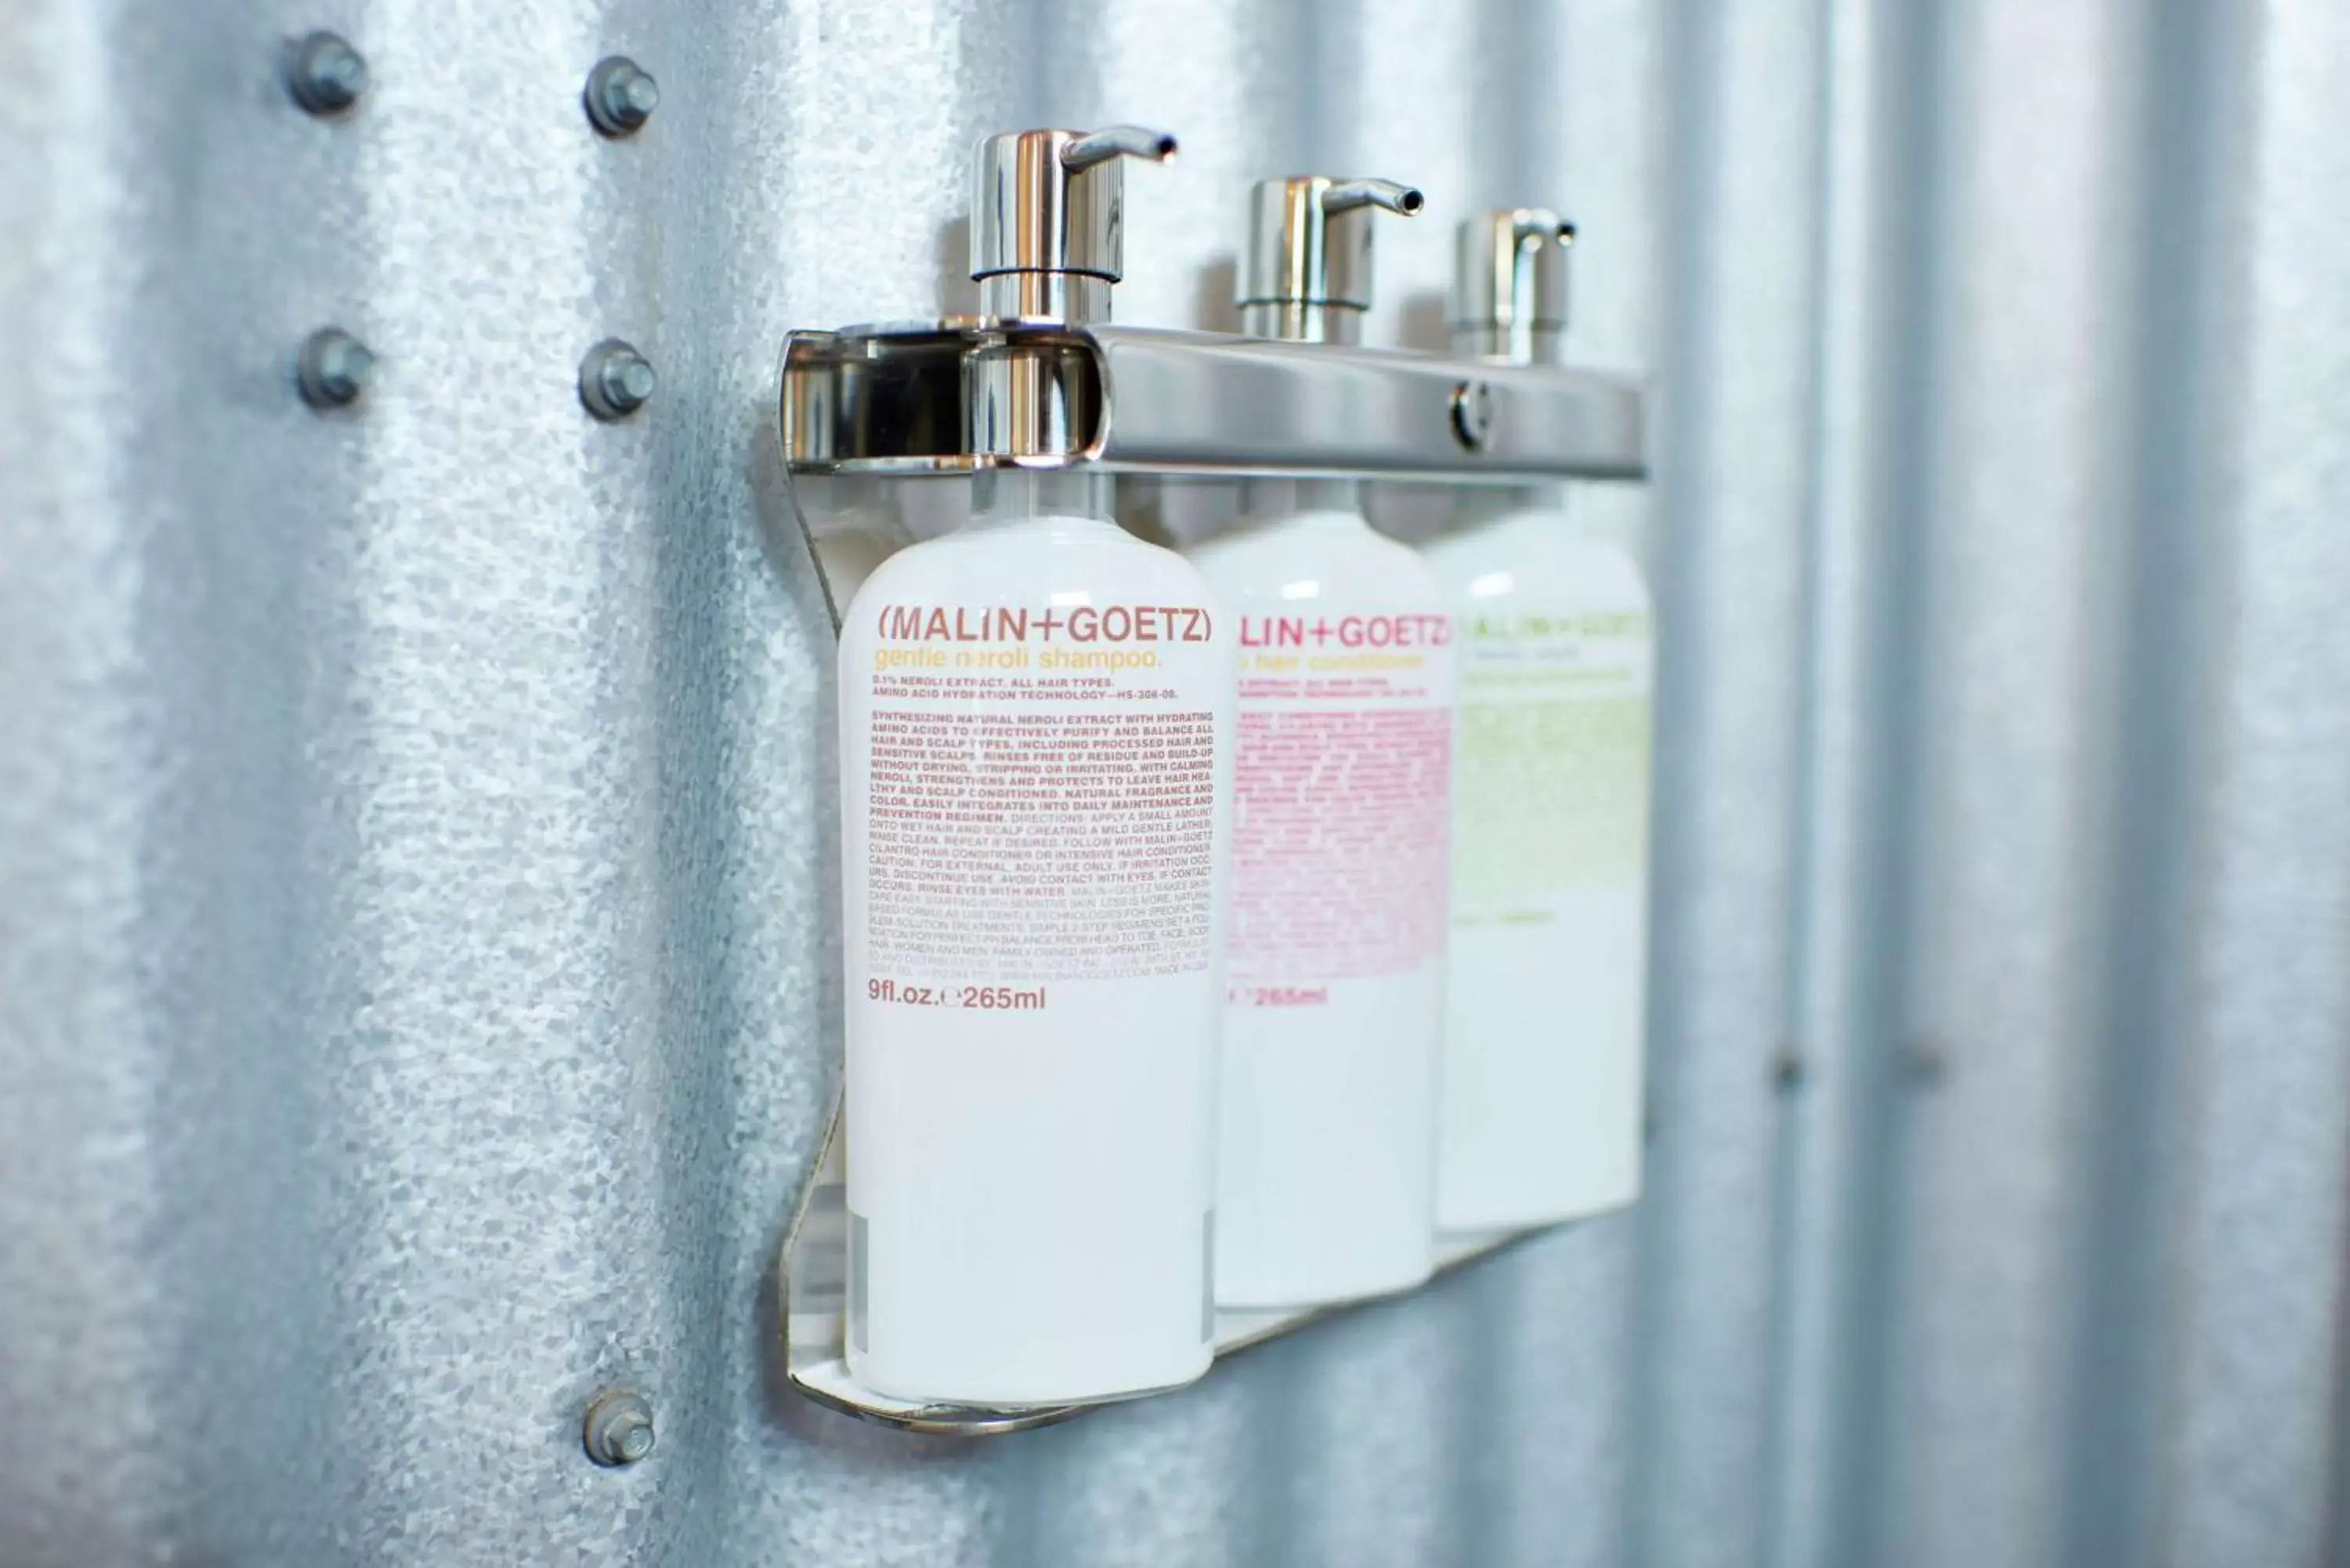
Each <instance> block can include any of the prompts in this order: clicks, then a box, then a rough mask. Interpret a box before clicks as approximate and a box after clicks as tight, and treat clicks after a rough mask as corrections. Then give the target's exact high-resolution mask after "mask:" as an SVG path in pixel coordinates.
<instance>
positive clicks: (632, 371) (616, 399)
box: [579, 337, 660, 421]
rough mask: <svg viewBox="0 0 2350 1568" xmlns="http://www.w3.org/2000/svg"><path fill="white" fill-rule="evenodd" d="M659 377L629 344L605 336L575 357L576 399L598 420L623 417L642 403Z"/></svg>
mask: <svg viewBox="0 0 2350 1568" xmlns="http://www.w3.org/2000/svg"><path fill="white" fill-rule="evenodd" d="M659 385H660V378H659V377H658V376H656V375H654V374H653V367H652V361H651V360H650V359H647V358H645V357H644V356H643V355H642V354H639V353H638V352H637V350H636V348H635V346H634V345H633V344H629V343H624V342H622V341H621V340H620V339H619V338H618V337H607V338H605V339H604V341H602V342H601V343H598V344H597V345H596V347H594V348H590V349H588V350H587V358H584V359H582V360H580V361H579V400H580V401H581V402H583V403H585V404H587V411H588V412H589V413H591V414H594V415H595V416H596V417H597V418H598V419H599V420H605V421H611V420H625V419H627V418H628V417H629V415H630V414H633V413H635V412H636V411H637V410H639V409H641V408H643V407H644V406H645V404H646V402H647V401H648V400H650V398H651V397H652V395H653V389H654V388H655V387H657V386H659Z"/></svg>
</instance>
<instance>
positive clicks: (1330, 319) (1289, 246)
mask: <svg viewBox="0 0 2350 1568" xmlns="http://www.w3.org/2000/svg"><path fill="white" fill-rule="evenodd" d="M1425 204H1426V198H1424V197H1423V196H1421V195H1420V193H1419V192H1418V191H1415V190H1413V189H1412V188H1411V187H1410V186H1409V185H1399V184H1397V183H1396V182H1394V181H1392V180H1333V179H1331V178H1330V177H1329V176H1328V175H1326V174H1305V175H1299V176H1297V177H1295V178H1294V179H1289V180H1260V181H1258V182H1257V183H1256V188H1255V190H1254V191H1253V192H1251V194H1250V199H1249V247H1248V254H1247V255H1246V257H1244V258H1243V261H1242V264H1241V286H1240V307H1241V330H1242V331H1243V332H1246V333H1248V334H1249V335H1250V336H1251V337H1287V338H1292V339H1295V340H1297V341H1300V342H1305V343H1359V342H1360V341H1362V336H1363V315H1364V313H1365V312H1366V311H1367V310H1369V309H1370V307H1371V215H1372V214H1373V213H1376V212H1379V211H1381V210H1385V211H1387V212H1390V213H1401V214H1402V215H1403V216H1405V217H1407V218H1408V217H1410V216H1411V215H1412V214H1413V213H1417V212H1419V210H1420V208H1421V207H1422V206H1423V205H1425Z"/></svg>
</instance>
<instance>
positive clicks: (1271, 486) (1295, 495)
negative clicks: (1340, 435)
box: [1241, 479, 1368, 526]
mask: <svg viewBox="0 0 2350 1568" xmlns="http://www.w3.org/2000/svg"><path fill="white" fill-rule="evenodd" d="M1301 513H1324V514H1330V513H1339V514H1346V515H1347V516H1349V517H1352V518H1353V519H1355V520H1356V521H1357V522H1360V521H1361V520H1362V515H1363V486H1362V482H1361V481H1359V480H1353V479H1252V480H1247V481H1245V482H1243V483H1242V485H1241V516H1242V518H1243V520H1244V521H1248V520H1253V521H1258V522H1268V523H1269V522H1273V521H1274V520H1276V519H1279V518H1284V517H1295V516H1297V515H1298V514H1301ZM1365 526H1368V524H1365Z"/></svg>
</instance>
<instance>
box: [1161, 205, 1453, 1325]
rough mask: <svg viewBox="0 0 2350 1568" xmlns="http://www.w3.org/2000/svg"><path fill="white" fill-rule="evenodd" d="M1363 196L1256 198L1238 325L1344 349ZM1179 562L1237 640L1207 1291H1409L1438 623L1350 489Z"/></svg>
mask: <svg viewBox="0 0 2350 1568" xmlns="http://www.w3.org/2000/svg"><path fill="white" fill-rule="evenodd" d="M1419 205H1420V197H1419V192H1416V191H1411V190H1408V189H1406V188H1404V187H1403V186H1400V185H1396V184H1392V183H1390V182H1386V181H1379V180H1352V181H1344V182H1340V181H1333V180H1328V179H1324V178H1319V177H1315V178H1306V179H1294V180H1271V181H1266V182H1263V183H1261V184H1260V185H1258V186H1257V188H1256V191H1255V196H1254V207H1253V214H1252V220H1253V221H1252V224H1251V231H1252V232H1251V240H1250V245H1249V252H1248V256H1247V259H1246V262H1245V264H1244V266H1243V277H1242V285H1241V300H1240V303H1241V309H1242V325H1243V328H1244V329H1245V330H1247V331H1248V332H1250V333H1251V334H1253V335H1254V336H1258V337H1283V338H1292V339H1302V340H1305V341H1313V342H1330V343H1355V342H1357V341H1359V334H1360V331H1361V321H1362V317H1363V316H1364V314H1365V312H1366V310H1367V308H1368V306H1369V305H1370V297H1371V296H1370V285H1371V234H1372V224H1371V219H1372V215H1373V213H1376V212H1377V211H1378V210H1379V209H1382V208H1384V209H1386V210H1388V211H1390V212H1395V213H1406V214H1409V213H1414V212H1417V211H1418V210H1419ZM1190 555H1191V560H1192V562H1193V563H1194V564H1195V565H1196V566H1199V568H1200V570H1201V573H1202V574H1203V575H1204V576H1206V577H1207V579H1208V582H1209V585H1210V586H1211V587H1212V588H1213V589H1214V591H1215V594H1216V597H1217V599H1218V601H1219V602H1220V603H1222V605H1223V606H1224V608H1225V611H1226V613H1227V615H1228V616H1230V617H1231V618H1232V620H1233V622H1234V623H1235V624H1236V626H1237V628H1238V631H1239V645H1240V646H1239V655H1240V740H1239V746H1238V753H1237V758H1236V763H1235V775H1234V784H1233V794H1234V808H1233V848H1232V857H1233V869H1232V914H1231V923H1230V934H1229V937H1228V939H1227V944H1226V948H1225V955H1226V969H1225V1012H1224V1058H1223V1089H1222V1142H1221V1146H1220V1154H1219V1161H1220V1181H1219V1196H1218V1202H1217V1234H1216V1280H1217V1299H1218V1301H1219V1302H1221V1303H1223V1304H1225V1305H1228V1306H1238V1307H1269V1306H1295V1305H1302V1304H1311V1303H1320V1302H1332V1301H1342V1300H1346V1299H1347V1298H1350V1297H1357V1296H1367V1295H1377V1294H1382V1293H1388V1292H1394V1291H1400V1290H1408V1289H1409V1288H1410V1287H1411V1286H1413V1285H1416V1284H1418V1283H1419V1282H1421V1281H1423V1280H1425V1279H1426V1278H1427V1277H1428V1275H1429V1271H1430V1262H1431V1248H1432V1242H1433V1232H1434V1204H1435V1139H1436V1119H1435V1108H1434V1089H1435V1078H1436V1054H1437V1047H1438V1042H1439V1035H1440V1030H1441V1027H1442V1022H1443V1016H1442V1015H1443V989H1444V944H1445V920H1444V904H1445V888H1446V844H1447V839H1448V836H1449V832H1450V810H1451V806H1450V796H1449V788H1450V784H1449V774H1450V758H1451V748H1452V728H1453V711H1452V707H1453V649H1452V635H1451V619H1450V617H1449V615H1448V613H1447V607H1446V604H1445V599H1444V594H1443V590H1442V588H1441V587H1440V585H1439V583H1438V582H1437V579H1436V577H1435V576H1434V575H1433V574H1432V573H1431V572H1430V570H1429V568H1428V566H1427V565H1426V564H1425V563H1424V562H1423V561H1421V560H1420V559H1419V556H1417V555H1416V554H1415V553H1414V552H1413V551H1412V550H1411V549H1409V547H1408V546H1406V545H1399V544H1397V543H1395V542H1394V541H1392V540H1389V539H1387V538H1385V537H1383V536H1381V535H1378V534H1376V533H1374V532H1372V530H1371V527H1370V525H1369V524H1368V523H1367V522H1366V521H1365V520H1364V517H1363V514H1362V511H1361V507H1360V504H1359V500H1358V497H1357V490H1356V486H1355V485H1354V484H1352V483H1345V482H1332V481H1326V480H1301V481H1292V482H1268V483H1257V484H1253V485H1251V486H1250V487H1249V488H1248V490H1247V491H1246V492H1245V493H1244V496H1243V518H1242V520H1241V522H1240V523H1239V524H1238V525H1237V526H1236V527H1234V528H1233V529H1232V531H1231V532H1229V533H1226V534H1223V535H1219V536H1217V537H1215V538H1212V539H1211V540H1209V541H1207V542H1206V543H1204V544H1202V545H1197V546H1194V547H1193V548H1192V549H1191V551H1190Z"/></svg>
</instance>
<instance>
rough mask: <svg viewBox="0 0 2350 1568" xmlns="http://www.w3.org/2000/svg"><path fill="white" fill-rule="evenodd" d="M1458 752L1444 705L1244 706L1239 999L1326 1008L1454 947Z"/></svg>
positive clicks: (1237, 805)
mask: <svg viewBox="0 0 2350 1568" xmlns="http://www.w3.org/2000/svg"><path fill="white" fill-rule="evenodd" d="M1415 694H1417V693H1415ZM1451 758H1452V715H1451V713H1450V712H1449V711H1446V710H1445V709H1442V708H1429V707H1403V706H1400V705H1399V706H1395V707H1382V708H1357V707H1347V708H1336V707H1332V708H1316V709H1311V710H1305V711H1263V710H1258V711H1243V713H1242V714H1241V719H1240V745H1239V750H1238V756H1237V765H1236V767H1235V770H1234V799H1233V806H1234V812H1233V822H1232V927H1231V940H1230V942H1229V944H1228V951H1229V954H1230V959H1231V973H1230V981H1231V999H1232V1001H1234V1002H1247V1003H1250V1004H1253V1005H1259V1006H1293V1005H1314V1004H1317V1003H1320V1002H1327V1001H1328V1000H1329V989H1328V988H1329V985H1330V984H1331V982H1333V981H1345V980H1356V979H1363V978H1367V977H1369V976H1374V975H1384V974H1393V973H1397V972H1399V971H1408V970H1411V969H1415V968H1417V967H1419V965H1420V964H1422V963H1425V962H1427V961H1429V960H1430V959H1431V958H1435V957H1437V956H1439V955H1440V954H1441V953H1442V951H1443V950H1444V946H1443V944H1444V929H1445V882H1446V866H1445V842H1446V834H1447V830H1448V827H1449V816H1450V813H1449V810H1448V794H1447V790H1448V784H1449V781H1450V776H1451Z"/></svg>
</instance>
